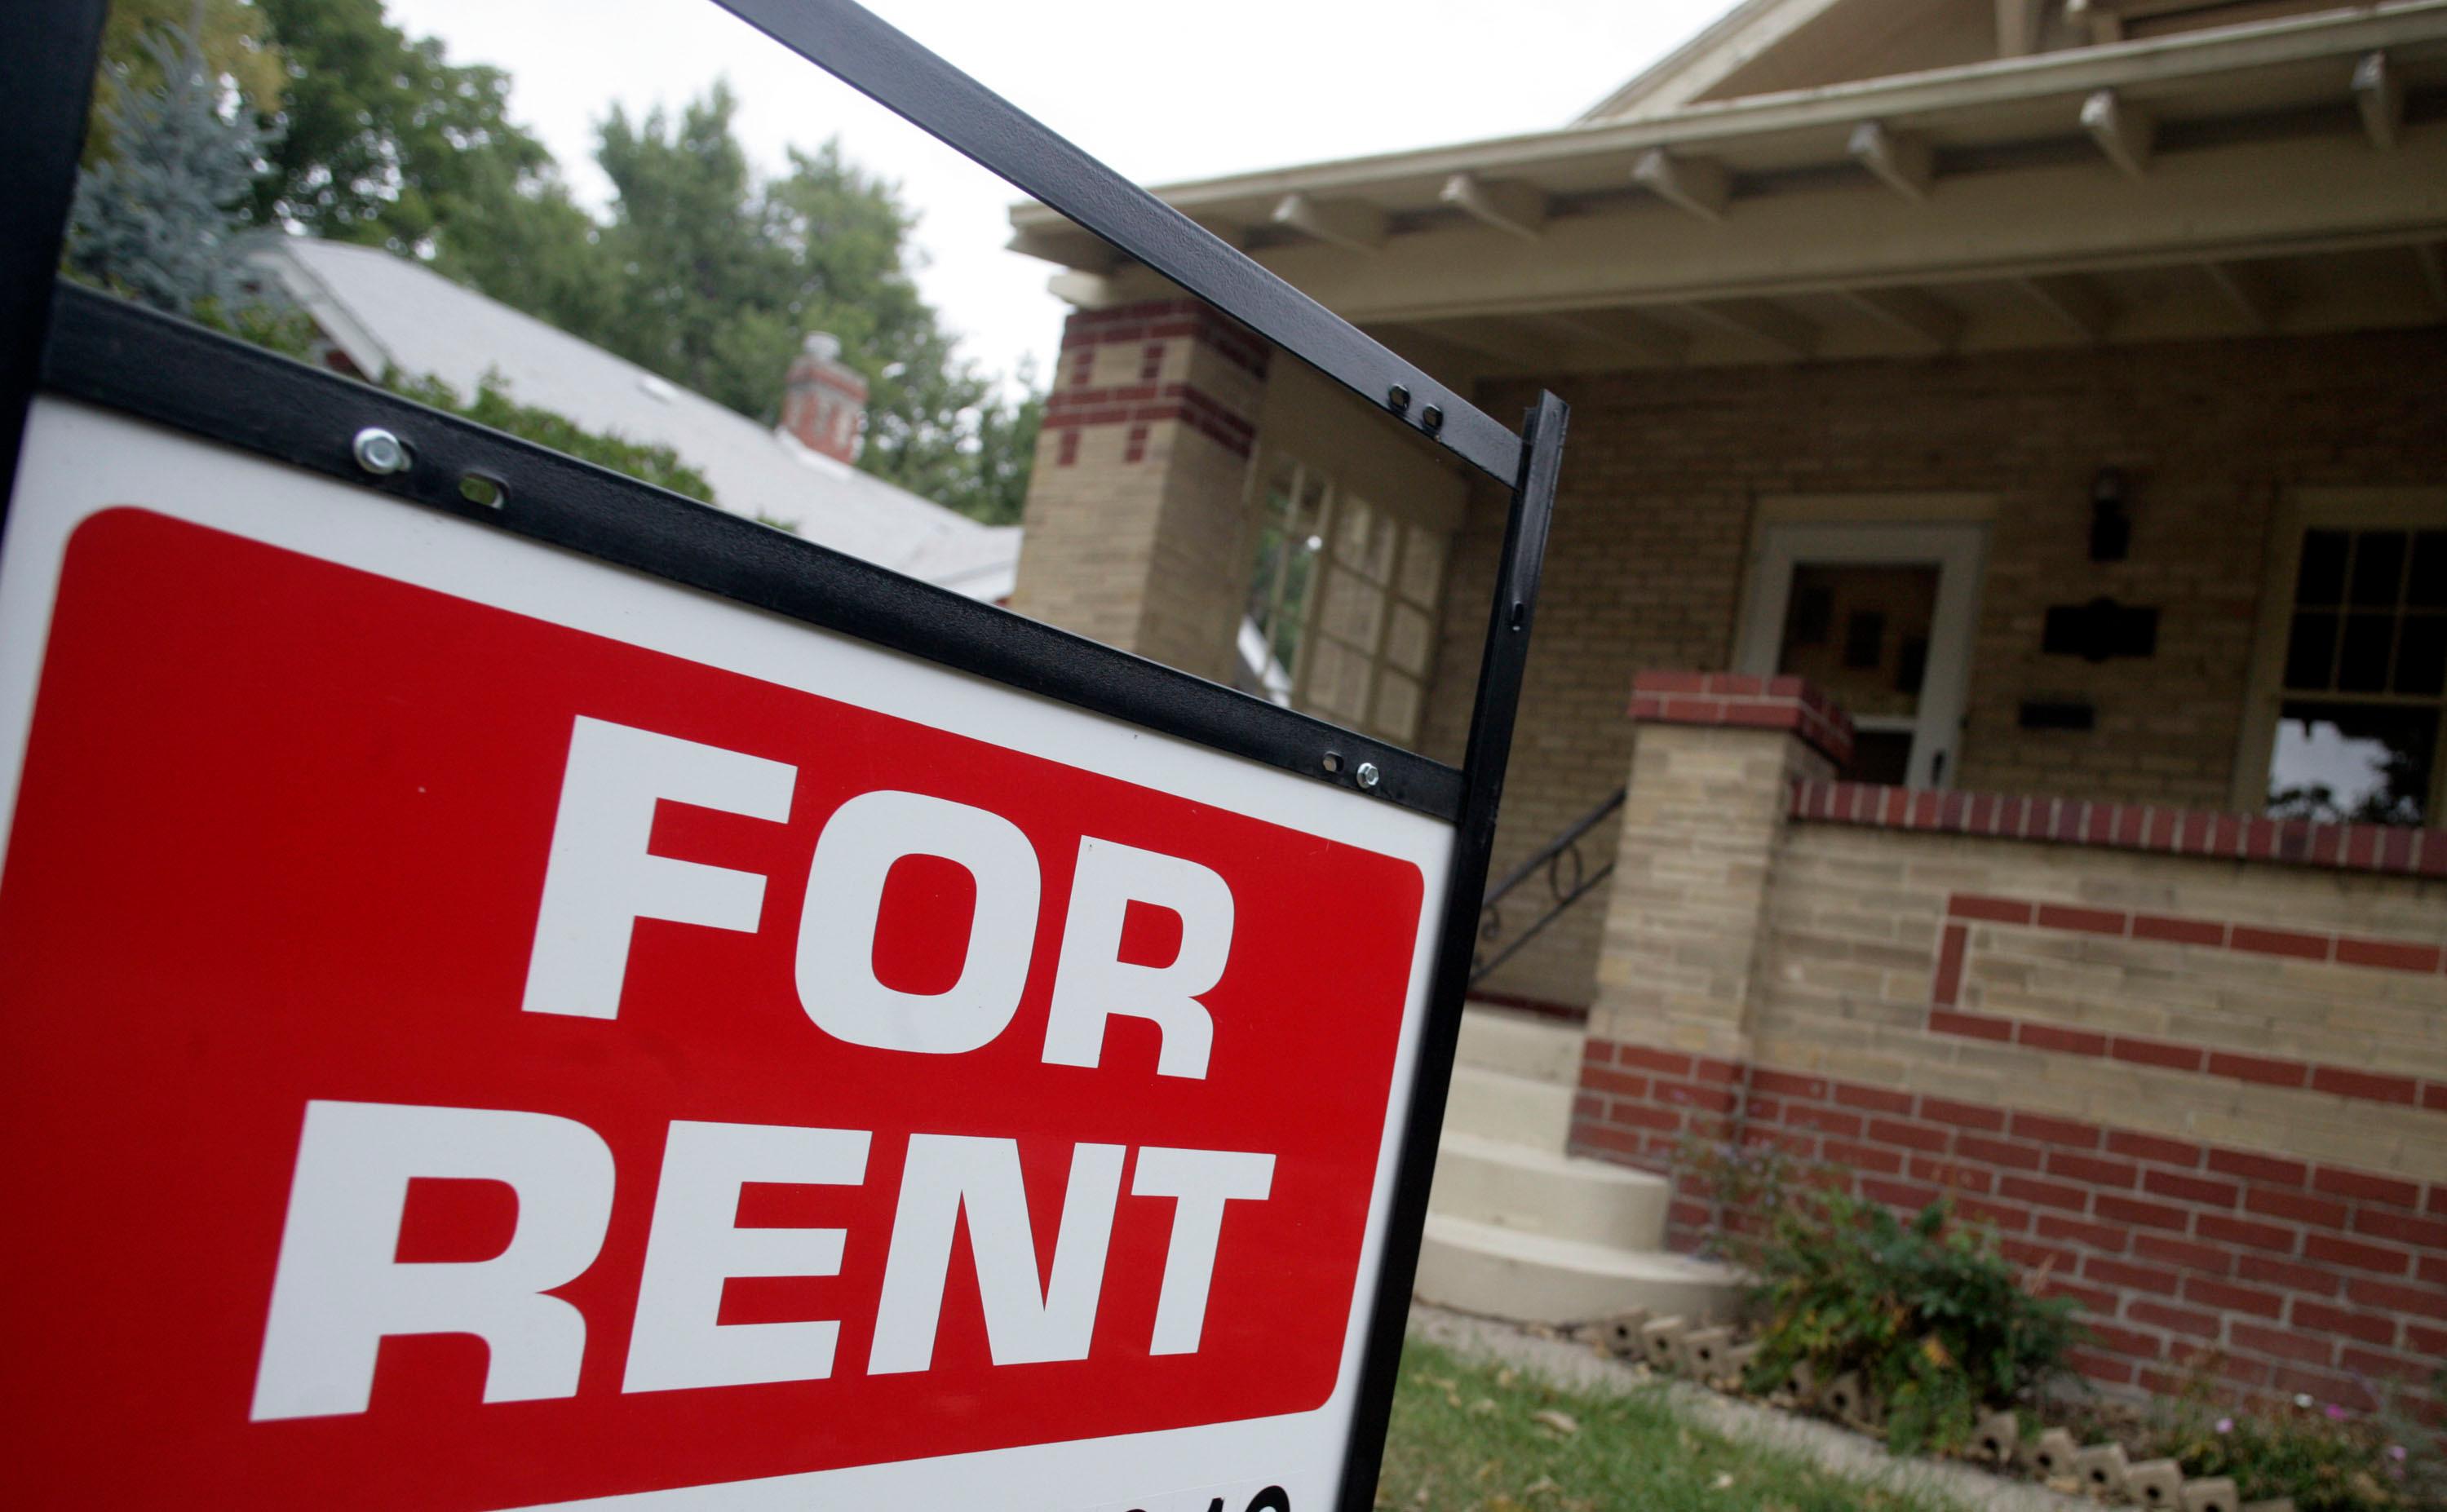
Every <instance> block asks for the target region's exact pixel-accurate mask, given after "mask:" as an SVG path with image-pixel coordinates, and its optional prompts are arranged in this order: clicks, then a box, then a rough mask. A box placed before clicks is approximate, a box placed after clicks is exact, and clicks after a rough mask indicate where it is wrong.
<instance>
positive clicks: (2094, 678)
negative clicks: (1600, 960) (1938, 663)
mask: <svg viewBox="0 0 2447 1512" xmlns="http://www.w3.org/2000/svg"><path fill="white" fill-rule="evenodd" d="M1553 386H1554V387H1555V388H1556V389H1557V391H1558V392H1560V393H1561V394H1563V396H1564V397H1565V399H1567V400H1568V401H1570V403H1571V405H1572V406H1573V413H1572V431H1571V441H1570V444H1569V445H1568V446H1567V447H1566V449H1565V463H1564V477H1563V485H1562V489H1561V493H1560V497H1559V501H1558V513H1557V518H1556V528H1555V536H1554V541H1553V548H1552V553H1551V555H1550V557H1549V558H1548V570H1547V578H1546V590H1545V602H1544V608H1543V610H1542V614H1541V617H1540V620H1539V625H1538V633H1537V640H1536V643H1535V646H1534V648H1533V650H1532V652H1531V659H1530V667H1529V675H1528V682H1527V689H1526V690H1525V694H1524V705H1523V720H1522V727H1521V733H1520V739H1519V743H1518V745H1517V747H1516V749H1515V752H1514V756H1513V766H1512V781H1511V784H1510V786H1509V789H1508V796H1507V801H1506V808H1505V814H1504V825H1503V830H1502V833H1501V835H1500V838H1499V846H1498V854H1497V857H1496V867H1497V870H1498V871H1499V872H1501V871H1502V870H1503V869H1504V868H1505V867H1507V866H1508V865H1509V864H1511V862H1512V861H1513V860H1517V859H1518V858H1519V857H1521V856H1522V855H1524V854H1526V853H1527V852H1528V851H1530V850H1532V849H1534V848H1535V847H1536V846H1537V845H1538V844H1539V843H1540V842H1542V841H1544V840H1545V839H1546V837H1548V836H1550V835H1552V834H1554V833H1555V832H1556V831H1558V830H1559V829H1561V828H1562V827H1563V826H1564V825H1565V823H1566V822H1569V821H1570V820H1571V819H1572V818H1573V817H1575V816H1577V815H1578V814H1580V813H1583V812H1584V811H1585V810H1586V809H1587V808H1589V807H1590V806H1591V805H1592V804H1593V803H1596V802H1597V801H1598V800H1599V799H1600V798H1602V797H1603V795H1605V794H1606V793H1608V792H1610V791H1612V790H1613V789H1614V788H1615V787H1616V786H1618V785H1620V784H1622V780H1623V775H1624V774H1625V773H1626V772H1627V771H1628V770H1629V769H1630V765H1631V743H1632V732H1631V729H1630V727H1629V725H1628V723H1627V721H1626V720H1625V719H1624V717H1623V709H1624V707H1625V706H1626V704H1627V703H1628V702H1629V689H1630V683H1631V677H1632V674H1633V673H1634V672H1636V671H1641V670H1643V669H1652V668H1675V669H1686V668H1687V669H1713V668H1722V667H1725V666H1726V665H1728V662H1729V660H1730V658H1731V655H1732V652H1733V645H1734V634H1735V622H1736V613H1737V609H1738V604H1739V598H1740V589H1741V578H1742V576H1743V570H1744V569H1743V562H1744V556H1745V552H1746V544H1747V541H1748V539H1749V532H1750V529H1751V520H1752V513H1753V509H1754V503H1755V500H1756V499H1758V498H1759V497H1760V496H1763V495H1776V494H1812V495H1827V494H1842V493H1847V492H1855V491H1857V492H1861V493H1864V494H1893V493H1913V492H1930V493H1980V494H1985V495H1989V496H1992V497H1994V498H1995V499H1996V500H1997V501H1998V502H1999V517H1998V520H1997V522H1996V525H1995V527H1994V530H1993V533H1992V536H1991V539H1990V546H1989V573H1988V581H1987V583H1986V585H1985V587H1984V590H1983V593H1982V600H1981V613H1980V620H1979V630H1978V638H1977V644H1976V647H1975V652H1974V655H1975V663H1974V670H1973V674H1972V680H1971V689H1970V703H1969V708H1968V716H1967V723H1966V727H1965V730H1964V734H1963V744H1962V747H1961V762H1960V765H1959V768H1958V772H1957V785H1959V786H1962V787H1965V788H1970V789H1975V790H1984V791H1999V792H2009V793H2012V792H2028V793H2066V794H2073V795H2077V796H2082V797H2101V798H2116V797H2125V798H2137V799H2145V800H2150V801H2153V802H2159V803H2178V804H2188V805H2192V806H2202V807H2219V808H2223V807H2225V806H2227V804H2228V803H2229V796H2230V793H2229V789H2230V785H2231V782H2232V776H2233V764H2234V757H2235V752H2236V747H2237V744H2238V742H2239V740H2240V736H2241V724H2240V721H2241V717H2242V697H2243V690H2244V683H2245V676H2246V671H2247V666H2248V660H2249V657H2250V653H2251V639H2252V632H2253V626H2254V617H2253V616H2254V610H2255V606H2256V601H2257V597H2258V594H2259V590H2260V584H2261V574H2262V570H2263V560H2262V554H2263V551H2264V549H2265V546H2266V537H2267V528H2268V522H2269V515H2270V509H2271V507H2272V503H2273V501H2275V500H2276V499H2277V498H2278V496H2279V494H2280V493H2281V492H2282V490H2284V489H2285V488H2286V487H2289V486H2296V485H2312V484H2318V485H2378V484H2407V483H2426V484H2436V483H2438V482H2439V481H2441V480H2442V479H2447V331H2438V330H2432V331H2413V332H2389V333H2375V334H2352V335H2339V336H2322V337H2308V338H2298V339H2270V340H2254V341H2229V342H2204V343H2193V344H2171V345H2164V346H2148V347H2132V348H2117V349H2113V350H2096V351H2048V352H2011V353H1999V354H1994V355H1982V356H1978V357H1963V358H1948V359H1942V360H1928V361H1921V362H1857V363H1827V364H1812V365H1804V366H1799V367H1782V368H1755V369H1693V370H1665V371H1655V372H1641V373H1622V374H1613V375H1606V376H1602V377H1587V376H1580V377H1564V378H1558V379H1555V380H1553ZM1534 392H1535V386H1534V385H1530V384H1526V383H1523V384H1504V385H1499V386H1490V387H1487V388H1486V389H1484V390H1483V391H1482V393H1481V395H1480V399H1481V402H1482V404H1483V405H1484V406H1486V407H1487V408H1488V409H1489V411H1490V412H1492V413H1494V414H1496V415H1498V416H1500V417H1505V418H1511V417H1514V416H1517V415H1518V414H1519V413H1520V411H1521V409H1522V408H1523V406H1525V405H1527V403H1528V401H1529V399H1530V398H1531V397H1532V396H1533V394H1534ZM2107 464H2114V465H2116V466H2120V467H2122V468H2124V469H2125V470H2126V471H2127V472H2128V473H2129V474H2130V475H2131V476H2132V479H2133V493H2134V511H2133V516H2134V540H2133V549H2132V555H2131V558H2130V559H2129V560H2127V561H2124V562H2120V563H2111V564H2093V563H2092V562H2090V561H2089V560H2088V559H2087V550H2088V521H2089V502H2088V498H2089V484H2090V480H2091V478H2092V476H2093V474H2094V473H2095V472H2096V469H2097V468H2099V467H2100V466H2102V465H2107ZM1503 505H1504V499H1503V495H1502V493H1501V491H1500V490H1496V489H1492V488H1488V487H1485V486H1481V487H1479V488H1477V489H1475V490H1474V491H1473V493H1472V496H1471V508H1470V517H1469V519H1468V521H1467V523H1466V524H1465V527H1464V530H1463V535H1462V540H1461V549H1460V553H1459V556H1458V558H1457V560H1456V564H1455V569H1454V574H1453V588H1452V595H1451V603H1452V606H1453V608H1452V611H1451V613H1449V614H1448V615H1447V620H1446V627H1445V632H1446V634H1445V653H1444V655H1443V656H1442V657H1441V658H1440V662H1439V676H1438V684H1437V690H1436V692H1435V694H1434V701H1433V706H1432V710H1431V715H1430V724H1429V730H1428V744H1429V748H1430V749H1431V751H1432V752H1433V753H1435V754H1438V755H1441V756H1444V757H1446V758H1448V759H1450V758H1451V757H1452V756H1454V755H1455V754H1456V753H1457V752H1458V750H1459V747H1460V738H1461V730H1462V728H1463V725H1464V724H1465V722H1466V721H1467V718H1468V712H1469V700H1470V682H1471V680H1472V678H1473V677H1474V675H1475V671H1476V648H1477V642H1478V637H1479V636H1480V634H1481V633H1483V631H1484V628H1485V626H1484V620H1483V618H1482V617H1481V615H1482V614H1483V606H1484V603H1485V596H1486V595H1487V593H1488V592H1489V584H1490V582H1491V580H1492V579H1491V575H1492V571H1493V558H1494V554H1495V551H1496V547H1497V543H1498V541H1499V539H1500V536H1501V530H1502V511H1503ZM2098 595H2115V596H2116V597H2118V598H2120V599H2122V600H2124V601H2125V602H2128V603H2138V604H2154V605H2157V606H2158V607H2159V608H2160V610H2161V612H2162V617H2161V627H2160V636H2159V649H2158V653H2157V654H2156V655H2155V656H2154V657H2153V658H2151V659H2149V660H2146V661H2140V660H2123V661H2115V662H2110V663H2107V664H2105V665H2103V666H2093V665H2091V664H2089V663H2087V662H2084V661H2080V660H2077V659H2075V658H2069V657H2060V656H2045V655H2042V654H2041V653H2040V652H2039V632H2040V624H2041V618H2042V615H2043V614H2044V611H2045V609H2046V607H2047V606H2048V605H2050V604H2054V603H2078V602H2082V601H2085V600H2087V599H2090V598H2093V597H2096V596H2098ZM2058 694H2073V695H2077V696H2081V697H2085V698H2088V699H2091V700H2093V701H2094V702H2095V703H2096V707H2097V709H2098V728H2097V729H2096V730H2095V731H2092V732H2089V733H2064V732H2034V731H2024V730H2021V729H2020V728H2017V724H2016V715H2017V711H2018V708H2019V705H2020V703H2021V701H2022V700H2024V699H2026V698H2033V697H2044V696H2050V695H2058ZM1593 843H1594V845H1595V849H1594V852H1593V854H1595V855H1598V856H1603V855H1606V854H1610V852H1611V848H1612V847H1611V842H1610V839H1609V838H1608V837H1606V836H1603V835H1600V836H1597V837H1593ZM1577 913H1578V916H1579V917H1567V918H1566V919H1565V920H1564V921H1562V922H1561V923H1559V924H1558V925H1557V926H1556V928H1555V929H1554V930H1553V931H1552V932H1551V937H1550V938H1548V939H1546V940H1544V941H1541V942H1540V943H1539V944H1537V945H1534V946H1532V947H1531V948H1530V949H1529V950H1528V951H1527V952H1525V953H1524V954H1523V955H1522V956H1521V957H1520V959H1519V960H1518V961H1517V962H1516V963H1515V964H1514V965H1512V966H1509V967H1508V968H1507V969H1506V970H1505V972H1503V973H1500V974H1499V976H1498V977H1497V978H1496V979H1494V980H1493V981H1491V982H1490V983H1489V986H1490V987H1491V988H1495V989H1499V990H1502V991H1507V992H1515V993H1519V994H1523V995H1527V996H1532V997H1539V998H1545V999H1549V1000H1555V1001H1563V1002H1572V1003H1584V1002H1586V1001H1588V999H1589V993H1590V984H1591V982H1592V979H1593V973H1594V968H1595V961H1596V955H1597V946H1598V940H1599V935H1600V929H1601V924H1602V918H1601V917H1600V914H1599V911H1597V910H1595V909H1591V908H1587V907H1585V906H1584V908H1582V909H1580V910H1578V911H1577Z"/></svg>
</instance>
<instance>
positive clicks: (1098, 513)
mask: <svg viewBox="0 0 2447 1512" xmlns="http://www.w3.org/2000/svg"><path fill="white" fill-rule="evenodd" d="M1267 356H1268V348H1267V347H1266V345H1265V344H1264V343H1263V342H1261V341H1260V340H1259V339H1258V338H1256V337H1255V336H1252V335H1250V334H1249V333H1248V332H1247V331H1243V330H1242V329H1241V328H1240V327H1238V326H1236V325H1234V324H1232V323H1231V322H1229V321H1227V320H1225V319H1224V318H1223V316H1222V315H1220V314H1218V313H1217V312H1215V311H1213V310H1211V309H1209V308H1208V307H1207V306H1205V304H1203V303H1201V302H1199V301H1198V300H1195V299H1162V300H1150V301H1146V302H1142V303H1138V304H1131V305H1124V306H1119V307H1116V308H1114V309H1110V310H1087V311H1081V312H1078V313H1076V314H1074V315H1072V317H1071V318H1070V320H1069V322H1068V323H1067V324H1066V325H1065V327H1064V328H1063V337H1062V356H1061V360H1060V363H1059V366H1058V368H1057V369H1056V371H1055V373H1054V376H1053V391H1052V392H1051V393H1050V394H1048V395H1047V398H1046V403H1045V425H1044V429H1043V431H1042V432H1041V433H1040V434H1039V435H1038V437H1037V443H1036V461H1035V468H1034V473H1033V474H1032V475H1031V478H1030V481H1029V487H1028V507H1027V513H1026V521H1027V533H1026V534H1025V535H1024V536H1022V537H1021V539H1020V555H1019V574H1018V582H1017V585H1016V587H1015V589H1014V591H1013V594H1012V607H1013V608H1014V609H1015V610H1017V611H1019V612H1020V613H1021V614H1028V615H1031V616H1033V617H1034V618H1037V619H1041V620H1044V621H1046V622H1048V623H1049V624H1053V625H1058V626H1060V627H1062V628H1063V629H1065V630H1071V631H1076V632H1078V633H1080V634H1083V635H1087V636H1090V637H1091V638H1093V639H1096V640H1100V641H1103V642H1105V643H1106V644H1107V645H1110V646H1117V647H1119V648H1121V649H1122V650H1124V651H1130V652H1138V653H1139V654H1140V655H1143V656H1148V657H1152V658H1153V659H1155V660H1157V661H1161V662H1164V663H1166V664H1167V665H1169V666H1173V667H1177V668H1180V669H1182V670H1184V671H1191V672H1196V673H1198V674H1199V675H1201V676H1205V677H1211V678H1214V679H1216V680H1217V681H1219V682H1229V681H1230V680H1231V676H1232V666H1233V655H1234V633H1235V632H1236V631H1237V629H1238V628H1239V624H1240V620H1241V615H1242V609H1243V607H1244V604H1245V602H1246V599H1247V595H1248V580H1247V579H1248V572H1249V564H1248V562H1247V560H1246V558H1247V556H1248V553H1247V552H1246V551H1245V550H1243V543H1242V512H1243V508H1242V497H1243V490H1244V487H1245V484H1246V480H1247V474H1248V466H1249V454H1250V450H1251V447H1252V444H1253V443H1254V442H1255V440H1256V434H1257V430H1256V419H1257V414H1258V406H1259V402H1260V400H1261V398H1262V397H1263V394H1264V391H1265V374H1266V359H1267Z"/></svg>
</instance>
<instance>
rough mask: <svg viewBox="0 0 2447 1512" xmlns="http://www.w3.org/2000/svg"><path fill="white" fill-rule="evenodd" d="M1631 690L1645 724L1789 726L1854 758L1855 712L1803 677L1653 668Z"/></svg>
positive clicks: (1840, 761)
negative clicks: (1840, 704)
mask: <svg viewBox="0 0 2447 1512" xmlns="http://www.w3.org/2000/svg"><path fill="white" fill-rule="evenodd" d="M1631 691H1632V698H1631V717H1632V718H1633V719H1635V720H1638V721H1640V722H1641V723H1642V724H1649V725H1701V726H1723V727H1739V728H1750V729H1782V730H1790V731H1792V732H1793V734H1796V735H1799V736H1800V737H1801V738H1802V739H1803V740H1806V741H1808V742H1809V743H1810V744H1811V745H1812V746H1813V747H1816V748H1817V749H1818V751H1819V753H1820V754H1822V755H1824V756H1825V757H1826V758H1827V759H1828V760H1829V761H1831V762H1833V763H1834V764H1835V765H1838V766H1841V765H1844V764H1845V763H1846V762H1848V761H1850V760H1851V759H1852V716H1851V715H1849V714H1848V713H1846V712H1844V710H1843V709H1842V708H1841V707H1840V706H1838V705H1837V704H1836V703H1835V701H1834V700H1833V699H1831V698H1829V697H1828V696H1827V695H1826V694H1825V693H1822V692H1820V691H1819V690H1817V689H1815V688H1813V687H1812V686H1811V685H1810V684H1809V683H1807V682H1805V681H1803V680H1802V679H1801V678H1798V677H1747V676H1742V675H1739V674H1736V673H1733V672H1654V671H1652V672H1641V673H1640V674H1639V675H1638V676H1636V677H1634V678H1633V679H1632V680H1631Z"/></svg>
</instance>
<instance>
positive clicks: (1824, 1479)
mask: <svg viewBox="0 0 2447 1512" xmlns="http://www.w3.org/2000/svg"><path fill="white" fill-rule="evenodd" d="M1567 1425H1568V1426H1567ZM1376 1504H1377V1505H1378V1506H1380V1507H1385V1508H1391V1509H1394V1512H1683V1509H1690V1512H1701V1509H1704V1512H1859V1509H1863V1508H1867V1509H1871V1512H1955V1509H1953V1508H1951V1507H1948V1506H1947V1505H1946V1504H1945V1503H1936V1502H1930V1501H1925V1500H1920V1499H1916V1498H1911V1497H1905V1496H1899V1495H1896V1494H1894V1493H1891V1492H1886V1491H1877V1490H1871V1489H1869V1488H1868V1487H1865V1486H1861V1485H1858V1484H1854V1483H1852V1482H1849V1481H1845V1480H1841V1479H1839V1478H1837V1477H1835V1476H1832V1475H1829V1474H1827V1473H1826V1472H1825V1471H1823V1470H1819V1469H1817V1468H1815V1467H1813V1466H1812V1465H1806V1464H1804V1463H1803V1462H1801V1461H1799V1460H1796V1459H1792V1458H1788V1457H1785V1456H1781V1455H1777V1454H1774V1453H1771V1452H1768V1451H1765V1450H1761V1449H1755V1448H1752V1447H1750V1446H1746V1445H1740V1444H1736V1443H1735V1442H1733V1441H1732V1440H1729V1439H1726V1438H1724V1437H1722V1436H1721V1435H1719V1434H1716V1433H1713V1432H1710V1431H1709V1430H1708V1429H1706V1428H1702V1427H1693V1426H1691V1425H1690V1424H1687V1423H1685V1422H1684V1421H1683V1420H1682V1419H1681V1418H1680V1417H1679V1416H1677V1415H1676V1413H1675V1411H1674V1409H1673V1408H1672V1407H1671V1406H1669V1405H1668V1403H1667V1401H1666V1399H1665V1397H1664V1395H1663V1393H1662V1392H1660V1391H1656V1390H1640V1391H1634V1392H1631V1393H1628V1394H1625V1395H1621V1396H1597V1395H1587V1394H1584V1393H1581V1392H1577V1391H1568V1390H1564V1389H1559V1388H1556V1387H1552V1386H1549V1385H1547V1384H1546V1383H1545V1382H1543V1381H1541V1380H1539V1379H1537V1378H1536V1377H1534V1376H1531V1375H1528V1374H1527V1373H1525V1372H1521V1371H1517V1370H1511V1369H1508V1368H1507V1367H1503V1366H1497V1365H1485V1364H1480V1363H1478V1362H1476V1361H1473V1360H1467V1359H1464V1358H1462V1357H1461V1356H1459V1355H1456V1354H1454V1353H1453V1352H1452V1351H1449V1350H1446V1349H1443V1348H1440V1347H1439V1346H1437V1345H1434V1344H1431V1343H1428V1342H1427V1341H1425V1340H1423V1339H1418V1338H1413V1339H1412V1340H1411V1341H1410V1345H1409V1347H1408V1348H1407V1349H1406V1350H1404V1351H1403V1354H1402V1378H1401V1385H1400V1388H1399V1389H1397V1390H1396V1392H1395V1394H1394V1422H1393V1428H1392V1431H1391V1433H1390V1435H1389V1438H1388V1442H1387V1444H1386V1446H1385V1471H1384V1474H1383V1476H1382V1477H1381V1478H1380V1479H1379V1480H1378V1481H1377V1483H1376Z"/></svg>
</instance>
